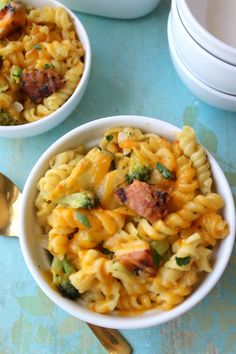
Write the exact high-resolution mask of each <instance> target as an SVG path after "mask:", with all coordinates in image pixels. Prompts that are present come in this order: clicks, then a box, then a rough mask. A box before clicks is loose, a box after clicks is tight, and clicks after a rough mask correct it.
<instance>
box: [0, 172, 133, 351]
mask: <svg viewBox="0 0 236 354" xmlns="http://www.w3.org/2000/svg"><path fill="white" fill-rule="evenodd" d="M20 198H21V192H20V190H19V189H18V188H17V187H16V185H15V184H14V183H13V182H12V181H11V180H10V179H9V178H7V177H6V176H5V175H4V174H2V173H0V235H2V236H16V237H17V235H18V229H17V224H18V222H17V220H18V211H19V204H20ZM87 325H88V326H89V328H90V329H91V330H92V331H93V333H94V334H95V336H96V337H97V338H98V340H99V341H100V343H101V344H102V345H103V346H104V348H105V349H106V350H107V351H108V353H110V354H130V353H131V352H132V348H131V346H130V345H129V343H128V342H127V341H126V340H125V339H124V338H123V337H122V335H121V334H120V333H119V332H118V331H117V330H115V329H109V328H103V327H99V326H95V325H92V324H89V323H87Z"/></svg>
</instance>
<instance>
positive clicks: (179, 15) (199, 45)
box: [168, 0, 236, 111]
mask: <svg viewBox="0 0 236 354" xmlns="http://www.w3.org/2000/svg"><path fill="white" fill-rule="evenodd" d="M212 4H213V3H212V1H211V0H201V1H196V0H172V6H171V12H170V15H169V20H168V41H169V49H170V54H171V58H172V61H173V64H174V66H175V69H176V71H177V73H178V74H179V76H180V78H181V79H182V81H183V82H184V83H185V85H186V86H187V87H188V88H189V90H190V91H191V92H192V93H193V94H194V95H195V96H197V97H198V98H199V99H200V100H202V101H205V102H206V103H208V104H210V105H213V106H215V107H218V108H222V109H226V110H230V111H236V41H235V37H234V35H233V34H234V33H235V30H236V22H235V21H234V19H233V16H234V14H235V11H236V1H231V0H228V1H227V2H225V1H224V0H217V1H214V7H213V5H212ZM223 5H224V7H223ZM222 8H224V11H221V10H222ZM231 19H232V20H231Z"/></svg>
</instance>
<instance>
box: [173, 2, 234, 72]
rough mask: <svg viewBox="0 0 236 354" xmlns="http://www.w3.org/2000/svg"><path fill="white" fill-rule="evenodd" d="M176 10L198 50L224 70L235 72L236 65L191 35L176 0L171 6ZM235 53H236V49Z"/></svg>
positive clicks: (183, 26)
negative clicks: (222, 58) (207, 48)
mask: <svg viewBox="0 0 236 354" xmlns="http://www.w3.org/2000/svg"><path fill="white" fill-rule="evenodd" d="M172 11H173V13H174V12H175V14H176V16H178V20H179V21H180V23H181V24H182V28H183V29H184V30H185V32H186V34H187V36H188V38H189V39H190V40H191V42H192V43H193V45H194V46H195V47H196V48H197V50H198V51H199V52H200V53H203V54H204V55H205V56H207V57H208V58H209V59H210V60H211V61H212V62H213V63H214V64H216V65H219V66H220V67H221V68H223V69H224V70H228V69H229V70H232V71H233V72H236V66H235V65H233V64H231V63H228V62H225V61H223V60H221V59H219V58H218V57H216V56H215V55H213V54H212V53H210V52H209V51H208V50H206V49H205V48H204V47H203V46H202V45H201V44H199V43H198V42H197V41H196V40H195V39H194V37H193V36H192V35H191V33H189V31H188V30H187V28H186V24H185V23H184V22H183V19H182V18H181V16H180V13H179V11H178V7H177V3H176V1H175V0H174V1H173V2H172V7H171V13H172ZM235 54H236V50H235Z"/></svg>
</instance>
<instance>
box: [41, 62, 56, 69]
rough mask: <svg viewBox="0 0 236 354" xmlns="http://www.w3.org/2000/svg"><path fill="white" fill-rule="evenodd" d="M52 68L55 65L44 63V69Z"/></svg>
mask: <svg viewBox="0 0 236 354" xmlns="http://www.w3.org/2000/svg"><path fill="white" fill-rule="evenodd" d="M54 68H55V66H54V65H53V64H49V63H46V64H45V65H44V69H45V70H48V69H54Z"/></svg>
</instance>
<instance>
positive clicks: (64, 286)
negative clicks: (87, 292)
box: [57, 280, 79, 300]
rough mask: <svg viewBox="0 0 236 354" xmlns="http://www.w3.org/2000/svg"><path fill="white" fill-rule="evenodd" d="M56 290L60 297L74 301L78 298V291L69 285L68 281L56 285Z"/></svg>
mask: <svg viewBox="0 0 236 354" xmlns="http://www.w3.org/2000/svg"><path fill="white" fill-rule="evenodd" d="M57 289H58V290H59V292H60V293H61V294H62V296H64V297H67V298H68V299H71V300H75V299H77V298H78V297H79V292H78V290H77V289H76V288H75V287H74V286H73V285H72V284H71V282H70V280H63V282H62V283H61V284H59V285H57Z"/></svg>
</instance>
